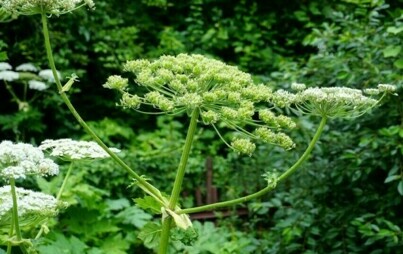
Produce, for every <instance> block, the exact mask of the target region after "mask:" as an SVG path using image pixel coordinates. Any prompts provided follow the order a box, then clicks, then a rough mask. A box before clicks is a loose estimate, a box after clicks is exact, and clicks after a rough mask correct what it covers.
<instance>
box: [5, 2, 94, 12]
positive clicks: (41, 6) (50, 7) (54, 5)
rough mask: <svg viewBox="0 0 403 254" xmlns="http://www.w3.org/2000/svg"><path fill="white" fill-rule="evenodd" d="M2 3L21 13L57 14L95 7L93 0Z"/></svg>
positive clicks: (7, 7) (7, 8)
mask: <svg viewBox="0 0 403 254" xmlns="http://www.w3.org/2000/svg"><path fill="white" fill-rule="evenodd" d="M0 5H1V6H2V7H3V9H4V10H5V11H7V12H10V13H13V14H20V15H34V14H42V13H46V14H55V15H61V14H64V13H68V12H71V11H73V10H75V9H76V8H77V7H79V6H82V5H88V6H89V7H90V8H93V7H94V2H93V1H92V0H84V1H83V0H0Z"/></svg>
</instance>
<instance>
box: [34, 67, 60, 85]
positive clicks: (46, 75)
mask: <svg viewBox="0 0 403 254" xmlns="http://www.w3.org/2000/svg"><path fill="white" fill-rule="evenodd" d="M56 73H57V76H58V78H59V79H61V78H62V76H61V75H60V73H59V72H56ZM38 75H39V77H41V78H43V79H45V80H46V81H48V82H52V83H54V82H55V78H54V76H53V72H52V70H50V69H45V70H41V71H40V72H39V74H38Z"/></svg>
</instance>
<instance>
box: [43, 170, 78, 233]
mask: <svg viewBox="0 0 403 254" xmlns="http://www.w3.org/2000/svg"><path fill="white" fill-rule="evenodd" d="M73 164H74V163H73V162H70V165H69V168H68V170H67V172H66V175H65V176H64V179H63V183H62V186H60V189H59V191H58V192H57V196H56V200H57V201H59V200H60V197H61V196H62V193H63V190H64V188H65V187H66V185H67V180H68V179H69V177H70V175H71V171H72V169H73ZM48 221H49V220H46V221H45V222H44V223H43V224H42V227H41V229H40V230H39V232H38V234H37V235H36V236H35V239H39V237H41V236H42V234H43V231H44V230H45V228H44V226H46V224H47V223H48Z"/></svg>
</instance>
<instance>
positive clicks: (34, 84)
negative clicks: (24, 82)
mask: <svg viewBox="0 0 403 254" xmlns="http://www.w3.org/2000/svg"><path fill="white" fill-rule="evenodd" d="M28 86H29V89H33V90H38V91H43V90H46V89H47V88H48V86H47V85H46V84H45V83H43V82H42V81H38V80H30V81H28Z"/></svg>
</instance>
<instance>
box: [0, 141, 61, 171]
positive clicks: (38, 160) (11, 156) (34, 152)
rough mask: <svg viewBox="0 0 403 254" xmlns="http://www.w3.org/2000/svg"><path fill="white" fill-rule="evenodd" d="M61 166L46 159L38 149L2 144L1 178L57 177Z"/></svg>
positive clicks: (7, 142) (19, 144)
mask: <svg viewBox="0 0 403 254" xmlns="http://www.w3.org/2000/svg"><path fill="white" fill-rule="evenodd" d="M58 173H59V166H58V165H57V164H55V163H54V162H53V161H52V160H51V159H47V158H45V156H44V154H43V152H42V150H41V149H39V148H38V147H34V146H32V145H30V144H24V143H16V144H14V143H12V142H11V141H3V142H1V143H0V177H3V178H5V179H11V178H14V179H18V178H22V179H24V178H25V177H26V176H27V175H42V176H47V175H57V174H58Z"/></svg>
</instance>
